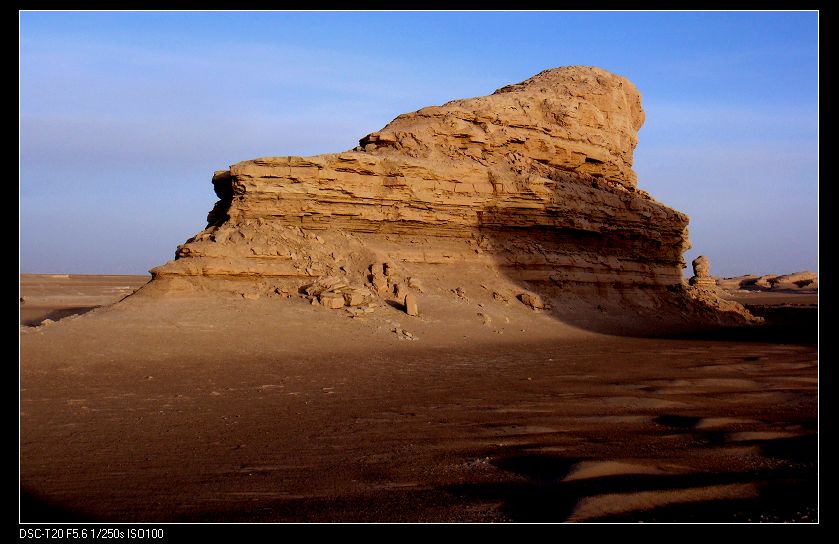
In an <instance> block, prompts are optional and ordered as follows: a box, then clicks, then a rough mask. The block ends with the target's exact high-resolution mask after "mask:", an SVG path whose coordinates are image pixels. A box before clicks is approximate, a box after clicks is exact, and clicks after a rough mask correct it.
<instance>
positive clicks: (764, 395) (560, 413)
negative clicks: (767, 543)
mask: <svg viewBox="0 0 839 544" xmlns="http://www.w3.org/2000/svg"><path fill="white" fill-rule="evenodd" d="M148 279H149V278H148V277H144V276H75V275H70V276H35V275H22V276H21V295H22V297H23V299H22V303H21V337H20V342H21V345H20V357H21V358H20V479H21V512H20V515H21V520H22V521H24V522H27V521H83V520H87V521H120V522H125V521H128V522H132V521H148V522H158V521H186V522H189V521H211V522H216V521H229V522H265V521H272V522H274V521H279V522H283V521H304V522H331V521H370V522H385V521H405V522H465V521H474V522H531V521H539V522H563V521H581V522H582V521H598V522H601V521H632V522H637V521H644V522H667V521H699V522H705V521H721V522H759V521H773V522H775V521H816V520H817V506H818V505H817V469H818V465H817V441H818V431H817V430H818V419H817V387H818V351H817V343H816V341H817V336H816V334H817V297H816V296H815V295H814V294H801V293H759V292H741V293H738V292H731V293H729V294H728V295H727V296H728V297H729V298H732V299H737V300H740V301H741V302H743V303H744V304H748V305H749V307H750V308H752V309H753V311H754V312H755V313H756V314H758V315H764V316H765V317H766V319H767V323H766V325H764V326H762V327H757V328H755V327H751V328H748V329H743V330H737V331H735V332H729V333H725V334H709V333H703V334H702V335H693V336H685V335H682V336H680V337H669V338H651V337H641V336H634V337H633V336H615V335H609V334H604V333H603V332H598V330H597V328H596V327H594V326H590V325H591V323H594V321H589V320H586V319H579V320H578V321H576V322H575V323H573V324H570V323H567V322H563V321H562V320H560V319H557V317H556V316H555V315H553V314H551V313H550V312H538V311H533V310H531V309H530V308H527V307H526V306H524V305H523V304H518V303H516V302H515V301H513V303H507V304H502V303H500V302H498V301H494V300H493V299H492V296H491V294H489V293H486V292H484V291H483V290H482V289H481V288H480V287H479V286H478V283H474V282H465V283H464V285H466V288H465V292H464V293H462V296H456V297H455V296H450V294H447V293H444V292H443V290H442V289H437V288H436V287H435V286H433V285H431V286H429V287H428V288H427V289H426V293H425V294H424V295H423V296H422V297H421V298H420V315H419V316H418V317H410V316H407V315H406V314H405V313H404V311H403V309H401V308H399V307H398V306H396V305H382V306H380V307H378V308H376V309H375V311H373V312H371V313H369V314H363V315H358V316H355V317H353V316H351V315H349V314H348V312H346V311H344V310H330V309H327V308H324V307H321V306H317V305H312V304H310V303H309V301H308V300H306V299H304V298H302V297H298V296H291V297H290V298H287V299H280V298H271V297H262V298H259V299H257V300H249V299H246V298H242V297H236V296H233V295H222V294H215V295H212V296H210V295H206V294H205V295H203V296H195V295H190V294H182V295H178V294H172V295H171V296H167V297H155V298H147V297H146V298H144V297H142V296H131V297H129V298H127V299H126V300H124V301H123V302H121V303H120V304H116V305H111V303H113V302H116V301H117V300H120V299H122V298H123V297H125V296H126V295H128V294H129V293H131V292H132V291H133V290H134V289H136V288H137V287H139V286H140V285H142V284H143V283H145V281H147V280H148ZM476 310H477V312H476ZM62 318H63V319H62ZM45 319H48V320H50V321H44V320H45Z"/></svg>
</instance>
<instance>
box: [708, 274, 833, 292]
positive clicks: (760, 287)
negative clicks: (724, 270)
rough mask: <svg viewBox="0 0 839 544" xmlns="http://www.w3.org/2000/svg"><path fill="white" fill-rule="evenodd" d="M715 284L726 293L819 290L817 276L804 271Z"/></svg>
mask: <svg viewBox="0 0 839 544" xmlns="http://www.w3.org/2000/svg"><path fill="white" fill-rule="evenodd" d="M717 283H718V284H719V286H720V287H722V288H723V289H726V290H728V291H735V290H738V289H742V290H746V291H798V292H817V291H818V290H819V275H818V274H816V273H815V272H806V271H805V272H795V273H793V274H783V275H776V274H767V275H764V276H755V275H746V276H736V277H733V278H723V279H720V280H718V282H717Z"/></svg>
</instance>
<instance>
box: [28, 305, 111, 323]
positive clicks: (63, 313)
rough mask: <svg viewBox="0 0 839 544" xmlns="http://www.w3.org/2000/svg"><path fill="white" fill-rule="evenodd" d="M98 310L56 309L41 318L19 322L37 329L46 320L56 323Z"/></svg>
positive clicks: (92, 308) (85, 308)
mask: <svg viewBox="0 0 839 544" xmlns="http://www.w3.org/2000/svg"><path fill="white" fill-rule="evenodd" d="M96 308H99V306H78V307H73V308H58V309H55V310H52V311H49V312H47V313H45V314H43V315H41V316H38V317H34V318H29V319H23V320H21V322H20V324H21V325H23V326H26V327H37V326H39V325H40V324H41V323H43V322H44V321H46V320H47V319H51V320H52V321H58V320H60V319H64V318H65V317H70V316H72V315H82V314H86V313H87V312H89V311H91V310H95V309H96Z"/></svg>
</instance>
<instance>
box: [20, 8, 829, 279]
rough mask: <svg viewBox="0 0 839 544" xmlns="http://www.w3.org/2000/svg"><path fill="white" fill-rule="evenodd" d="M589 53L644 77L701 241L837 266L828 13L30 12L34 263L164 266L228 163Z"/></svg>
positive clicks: (301, 149)
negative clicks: (828, 242)
mask: <svg viewBox="0 0 839 544" xmlns="http://www.w3.org/2000/svg"><path fill="white" fill-rule="evenodd" d="M570 64H584V65H595V66H600V67H602V68H605V69H607V70H610V71H612V72H615V73H618V74H621V75H623V76H626V77H628V78H629V79H630V80H632V81H633V82H634V83H635V85H636V86H637V87H638V89H639V90H640V91H641V94H642V97H643V106H644V109H645V110H646V112H647V122H646V124H645V125H644V127H643V128H642V129H641V131H640V134H639V139H640V142H639V145H638V147H637V149H636V153H635V170H636V171H637V172H638V179H639V187H641V188H642V189H644V190H647V191H648V192H650V193H651V194H652V195H653V196H654V197H655V198H656V199H658V200H660V201H661V202H664V203H666V204H668V205H670V206H672V207H674V208H676V209H678V210H681V211H683V212H685V213H687V214H688V215H689V216H690V217H691V224H690V236H691V241H692V243H693V249H692V250H691V251H690V252H688V254H687V259H688V261H690V259H692V258H693V257H695V256H696V255H699V254H700V253H701V254H705V255H707V256H708V257H709V258H710V259H711V272H712V273H714V274H718V275H725V276H731V275H739V274H745V273H786V272H792V271H797V270H804V269H810V270H816V269H817V254H818V220H817V214H818V208H817V195H818V15H817V14H816V13H814V12H769V13H762V12H741V13H713V12H701V13H694V12H672V13H671V12H667V13H662V12H585V13H580V12H550V13H529V12H505V13H492V12H490V13H473V12H459V13H457V12H456V13H447V12H426V13H376V12H339V13H296V12H295V13H288V12H259V13H249V12H232V13H229V12H210V13H202V12H181V13H172V12H136V13H103V12H24V13H21V14H20V214H21V219H20V229H21V233H20V244H21V248H20V255H21V271H22V272H32V273H144V272H145V271H147V270H148V269H149V268H152V267H154V266H157V265H159V264H162V263H163V262H165V261H167V260H169V259H171V258H172V257H173V255H174V251H175V248H176V246H177V245H178V244H179V243H182V242H183V241H185V240H186V239H187V238H189V237H190V236H192V235H193V234H195V233H196V232H198V231H200V230H201V229H202V228H203V227H204V226H205V219H206V215H207V212H208V211H209V210H210V209H211V208H212V205H213V202H214V201H215V195H214V194H213V191H212V185H211V184H210V177H211V176H212V173H213V171H214V170H217V169H223V168H226V167H227V166H229V165H230V164H233V163H235V162H239V161H241V160H246V159H251V158H255V157H260V156H272V155H273V156H276V155H280V156H282V155H312V154H318V153H327V152H337V151H343V150H346V149H349V148H352V147H353V146H355V145H357V140H358V138H360V137H361V136H364V135H365V134H367V133H369V132H372V131H374V130H377V129H379V128H381V127H382V126H384V125H385V124H387V123H388V122H389V121H390V120H391V119H392V118H394V117H395V116H396V115H398V114H400V113H403V112H408V111H414V110H417V109H419V108H421V107H424V106H427V105H432V104H441V103H443V102H446V101H448V100H452V99H455V98H465V97H471V96H480V95H485V94H488V93H491V92H492V91H494V90H495V89H497V88H499V87H501V86H503V85H506V84H509V83H515V82H519V81H522V80H524V79H526V78H528V77H530V76H531V75H533V74H535V73H537V72H539V71H541V70H543V69H545V68H552V67H557V66H564V65H570Z"/></svg>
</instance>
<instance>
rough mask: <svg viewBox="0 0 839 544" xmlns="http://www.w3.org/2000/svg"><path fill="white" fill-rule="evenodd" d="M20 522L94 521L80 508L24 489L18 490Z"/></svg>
mask: <svg viewBox="0 0 839 544" xmlns="http://www.w3.org/2000/svg"><path fill="white" fill-rule="evenodd" d="M20 521H21V522H22V523H68V522H69V523H74V522H90V521H95V520H94V519H93V518H92V517H91V516H89V515H87V514H85V513H84V512H82V511H81V510H78V509H75V508H71V507H66V506H63V505H60V504H58V503H56V502H54V501H51V500H49V499H46V498H43V497H41V496H39V495H38V494H36V493H32V492H30V491H27V490H25V489H21V491H20Z"/></svg>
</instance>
